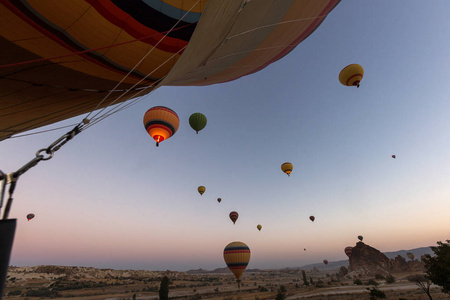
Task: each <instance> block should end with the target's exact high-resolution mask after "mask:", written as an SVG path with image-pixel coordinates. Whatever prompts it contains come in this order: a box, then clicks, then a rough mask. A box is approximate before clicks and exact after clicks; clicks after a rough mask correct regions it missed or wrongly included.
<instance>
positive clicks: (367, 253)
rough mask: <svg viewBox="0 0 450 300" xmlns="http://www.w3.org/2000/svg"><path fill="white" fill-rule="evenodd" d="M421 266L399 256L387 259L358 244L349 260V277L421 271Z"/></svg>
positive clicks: (373, 250)
mask: <svg viewBox="0 0 450 300" xmlns="http://www.w3.org/2000/svg"><path fill="white" fill-rule="evenodd" d="M423 270H424V267H423V264H422V263H421V262H420V261H418V260H410V261H406V259H405V258H404V257H402V256H400V255H398V256H397V257H395V258H394V259H389V258H388V257H387V256H386V255H384V254H383V253H381V252H380V251H379V250H377V249H375V248H373V247H371V246H369V245H366V244H364V243H363V242H358V243H357V244H356V246H355V247H353V249H352V253H351V256H350V258H349V268H348V271H349V274H348V275H349V276H351V277H354V276H374V275H375V274H381V275H388V274H390V273H399V272H411V271H423Z"/></svg>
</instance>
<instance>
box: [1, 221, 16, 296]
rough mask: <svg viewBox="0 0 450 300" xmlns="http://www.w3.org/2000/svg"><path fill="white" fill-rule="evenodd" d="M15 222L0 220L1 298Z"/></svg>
mask: <svg viewBox="0 0 450 300" xmlns="http://www.w3.org/2000/svg"><path fill="white" fill-rule="evenodd" d="M16 223H17V220H16V219H9V220H0V299H2V296H3V292H4V289H5V282H6V274H7V273H8V266H9V258H10V256H11V249H12V246H13V241H14V233H15V232H16Z"/></svg>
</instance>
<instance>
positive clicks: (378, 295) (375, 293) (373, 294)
mask: <svg viewBox="0 0 450 300" xmlns="http://www.w3.org/2000/svg"><path fill="white" fill-rule="evenodd" d="M367 289H368V290H369V296H370V300H376V299H385V298H386V294H385V293H384V292H383V291H380V290H379V289H378V288H376V287H373V288H371V289H369V288H367Z"/></svg>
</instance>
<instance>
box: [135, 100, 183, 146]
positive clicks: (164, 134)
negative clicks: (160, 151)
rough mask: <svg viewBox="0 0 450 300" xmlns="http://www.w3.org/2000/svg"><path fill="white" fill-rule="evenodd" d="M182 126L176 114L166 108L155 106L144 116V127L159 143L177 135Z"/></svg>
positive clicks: (157, 143)
mask: <svg viewBox="0 0 450 300" xmlns="http://www.w3.org/2000/svg"><path fill="white" fill-rule="evenodd" d="M179 125H180V119H179V118H178V115H177V114H176V112H174V111H173V110H171V109H170V108H168V107H165V106H155V107H152V108H150V109H149V110H147V112H146V113H145V114H144V127H145V130H147V132H148V134H149V135H150V136H151V137H152V138H153V139H154V140H155V141H156V146H159V143H160V142H162V141H164V140H167V139H168V138H170V137H171V136H172V135H174V134H175V132H177V130H178V126H179Z"/></svg>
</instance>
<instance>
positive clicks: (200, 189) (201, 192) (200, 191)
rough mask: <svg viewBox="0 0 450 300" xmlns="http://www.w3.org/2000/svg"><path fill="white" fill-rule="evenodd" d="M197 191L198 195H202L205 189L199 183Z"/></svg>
mask: <svg viewBox="0 0 450 300" xmlns="http://www.w3.org/2000/svg"><path fill="white" fill-rule="evenodd" d="M197 191H198V192H199V193H200V195H203V193H204V192H205V191H206V188H205V187H204V186H203V185H201V186H199V187H198V189H197Z"/></svg>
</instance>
